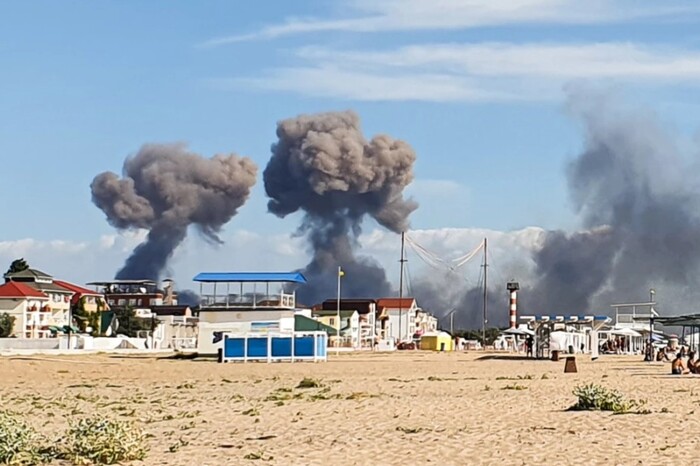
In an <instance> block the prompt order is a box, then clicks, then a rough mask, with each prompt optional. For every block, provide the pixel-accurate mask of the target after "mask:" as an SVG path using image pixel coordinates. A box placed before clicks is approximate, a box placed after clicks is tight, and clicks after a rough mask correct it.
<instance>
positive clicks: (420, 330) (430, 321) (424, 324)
mask: <svg viewBox="0 0 700 466" xmlns="http://www.w3.org/2000/svg"><path fill="white" fill-rule="evenodd" d="M437 328H438V319H437V317H435V316H434V315H432V314H430V313H429V312H425V311H424V310H422V309H420V308H419V309H418V310H417V311H416V332H415V335H416V336H422V335H425V334H426V333H432V332H436V331H437Z"/></svg>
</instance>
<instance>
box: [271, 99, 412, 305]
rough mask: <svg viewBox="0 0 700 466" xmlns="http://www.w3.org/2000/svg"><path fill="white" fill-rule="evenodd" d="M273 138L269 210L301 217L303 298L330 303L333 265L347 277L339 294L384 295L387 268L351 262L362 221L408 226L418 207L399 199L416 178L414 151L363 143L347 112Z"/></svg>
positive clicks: (286, 123)
mask: <svg viewBox="0 0 700 466" xmlns="http://www.w3.org/2000/svg"><path fill="white" fill-rule="evenodd" d="M277 137H278V141H277V142H276V143H275V144H274V145H273V146H272V157H271V159H270V161H269V163H268V165H267V167H266V168H265V171H264V173H263V178H264V181H265V191H266V193H267V195H268V196H269V197H270V201H269V202H268V210H269V211H270V212H272V213H273V214H275V215H277V216H279V217H285V216H286V215H289V214H291V213H293V212H296V211H299V210H301V211H303V212H304V219H303V222H302V225H301V227H300V228H299V234H303V235H306V237H307V238H308V240H309V244H310V246H311V250H312V253H313V258H312V260H311V262H310V263H309V264H308V265H307V266H306V268H305V269H304V272H305V274H306V275H307V278H308V279H309V284H308V285H306V286H304V287H303V288H301V289H300V293H301V294H300V299H301V300H302V301H303V302H305V303H307V304H311V303H315V302H320V301H322V300H323V299H325V298H327V297H328V296H327V295H328V293H329V291H330V290H334V289H335V287H336V277H337V275H336V271H337V267H338V266H342V267H343V269H344V270H345V272H346V278H345V279H344V280H343V287H344V288H343V296H345V297H348V298H350V297H367V296H382V295H387V294H389V293H390V291H391V287H390V285H389V283H388V282H387V280H386V276H385V273H384V269H383V268H382V267H381V266H380V265H379V264H377V263H376V262H373V261H371V260H369V259H367V258H358V257H355V255H354V253H353V249H354V247H355V245H356V240H357V237H358V235H359V234H360V231H361V229H360V227H361V223H362V220H363V219H364V218H365V217H366V216H370V217H372V218H374V219H375V220H376V221H377V222H378V223H379V224H380V225H382V226H384V227H385V228H387V229H389V230H391V231H393V232H397V233H398V232H401V231H403V230H405V229H406V228H407V227H408V217H409V215H410V213H411V212H413V211H414V210H415V209H416V208H417V207H418V205H417V204H416V203H415V202H413V201H411V200H406V199H404V197H403V190H404V188H405V187H406V186H407V185H408V184H409V183H410V182H411V181H412V180H413V163H414V161H415V159H416V155H415V152H414V151H413V149H412V148H411V147H410V146H409V145H408V144H407V143H405V142H403V141H400V140H395V139H392V138H391V137H389V136H386V135H379V136H375V137H374V138H372V139H371V140H370V141H367V140H365V138H364V137H363V135H362V132H361V130H360V122H359V118H358V116H357V115H356V114H355V113H353V112H350V111H346V112H334V113H322V114H316V115H302V116H299V117H296V118H291V119H288V120H283V121H281V122H279V123H278V125H277Z"/></svg>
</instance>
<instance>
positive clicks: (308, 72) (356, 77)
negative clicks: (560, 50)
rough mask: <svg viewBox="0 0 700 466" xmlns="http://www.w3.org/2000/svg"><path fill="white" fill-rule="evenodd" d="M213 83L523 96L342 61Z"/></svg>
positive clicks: (403, 95)
mask: <svg viewBox="0 0 700 466" xmlns="http://www.w3.org/2000/svg"><path fill="white" fill-rule="evenodd" d="M210 84H212V85H213V86H214V87H216V88H219V89H235V88H240V87H252V88H256V89H261V90H271V91H291V92H296V93H300V94H303V95H309V96H314V97H331V98H339V99H347V100H364V101H392V100H393V101H400V100H416V101H438V102H449V101H454V100H465V101H498V100H503V101H505V100H517V99H521V98H522V96H523V95H522V94H518V93H507V92H504V91H501V90H490V89H487V88H481V87H480V83H477V82H472V81H471V80H470V79H469V78H468V77H460V76H455V75H450V74H437V73H430V72H415V73H406V74H396V73H393V74H389V73H386V74H385V73H382V71H381V70H376V71H369V70H365V71H363V70H353V69H351V68H349V67H346V66H344V65H340V64H338V65H330V66H326V65H319V66H311V67H299V68H282V69H277V70H274V71H272V72H271V73H269V74H268V75H267V76H264V77H260V78H232V79H218V80H211V81H210Z"/></svg>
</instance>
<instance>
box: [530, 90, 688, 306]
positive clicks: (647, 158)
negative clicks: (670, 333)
mask: <svg viewBox="0 0 700 466" xmlns="http://www.w3.org/2000/svg"><path fill="white" fill-rule="evenodd" d="M569 108H570V110H571V111H572V113H573V114H574V115H575V116H576V117H577V118H578V119H579V120H580V121H581V122H582V124H583V127H584V130H585V145H584V150H583V152H582V153H581V154H580V155H579V156H578V157H577V158H576V159H575V160H574V161H573V162H572V163H571V165H570V166H569V170H568V177H569V187H570V191H571V195H572V198H573V200H574V203H575V206H576V208H577V211H578V212H579V213H580V214H581V216H582V220H583V226H584V227H586V228H587V229H589V231H588V232H586V233H576V234H570V235H565V234H563V233H561V232H550V233H549V234H548V236H547V238H546V241H545V244H544V246H543V248H542V249H541V250H540V251H539V252H537V254H536V256H535V258H536V262H537V272H538V274H539V280H538V282H537V285H536V287H535V289H534V290H533V291H532V294H531V296H528V297H527V298H525V300H526V302H527V303H529V304H532V305H533V307H536V308H537V309H541V310H542V311H543V312H591V310H592V308H593V309H600V310H602V311H604V312H607V311H608V310H609V309H610V308H609V305H610V304H611V303H613V302H630V301H640V300H642V301H645V300H647V296H648V294H647V291H648V289H649V287H651V286H655V287H657V288H659V287H667V289H668V291H670V290H671V289H676V290H678V291H680V293H676V292H672V293H667V295H666V296H667V298H666V299H667V300H666V303H668V304H670V303H671V302H672V301H673V300H672V299H669V298H671V296H673V295H675V296H677V297H680V296H685V297H686V299H687V298H689V296H688V295H689V293H691V289H692V288H695V284H694V282H695V277H696V276H697V272H698V271H699V266H700V218H699V217H698V214H697V212H698V207H699V206H700V190H698V185H697V179H692V178H690V177H689V175H690V176H692V174H693V173H694V172H695V170H694V169H692V167H691V166H690V164H689V163H688V161H687V160H686V159H685V158H684V157H683V155H682V152H681V151H680V150H679V149H678V147H677V146H676V145H675V144H674V143H673V141H672V140H671V138H670V137H669V136H668V135H667V134H666V133H665V132H664V130H663V129H662V127H661V125H660V124H659V123H658V122H657V121H656V120H655V118H654V117H653V115H649V114H647V113H645V112H639V111H633V110H625V109H624V108H623V107H621V106H620V105H619V104H618V103H616V102H615V101H614V99H612V98H611V96H610V95H591V94H590V93H581V92H579V93H574V94H572V96H571V99H570V103H569ZM692 293H696V292H694V291H693V292H692ZM545 310H546V311H545Z"/></svg>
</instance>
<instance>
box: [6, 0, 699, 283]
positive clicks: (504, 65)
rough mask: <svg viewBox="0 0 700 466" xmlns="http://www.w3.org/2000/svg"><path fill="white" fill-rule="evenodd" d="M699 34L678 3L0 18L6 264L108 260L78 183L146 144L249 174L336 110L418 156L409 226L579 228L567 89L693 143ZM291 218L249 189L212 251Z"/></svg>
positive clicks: (109, 12) (86, 6) (180, 6)
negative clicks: (645, 114)
mask: <svg viewBox="0 0 700 466" xmlns="http://www.w3.org/2000/svg"><path fill="white" fill-rule="evenodd" d="M699 19H700V5H698V4H697V2H690V1H666V2H658V1H637V0H635V1H631V0H628V1H622V0H617V1H615V0H610V1H603V0H593V1H587V2H580V1H568V0H510V1H495V0H491V1H483V2H478V1H467V0H464V1H457V0H440V1H430V2H428V1H426V2H422V1H418V0H401V1H399V0H376V1H369V0H358V1H354V2H353V1H351V2H326V1H323V2H322V1H320V0H319V1H295V2H288V1H268V2H263V1H252V0H249V1H236V2H230V1H201V2H189V1H168V2H162V1H152V2H135V1H119V2H118V1H111V2H106V1H92V2H88V1H82V2H81V1H66V2H52V1H31V0H28V1H14V2H11V1H8V2H3V6H2V14H0V63H2V66H1V67H0V157H1V158H2V170H1V171H0V194H2V197H3V199H5V202H3V203H1V204H0V218H3V219H11V220H8V221H3V222H2V227H1V228H0V258H2V259H3V260H4V259H7V258H10V257H13V256H16V255H19V253H22V254H25V253H26V254H27V255H29V256H30V258H33V259H34V261H35V262H39V263H41V264H47V265H46V266H47V267H49V268H51V267H54V268H56V269H59V270H61V271H63V270H69V269H68V268H67V266H62V265H59V264H54V263H52V262H51V260H52V258H54V257H61V258H62V259H61V260H63V261H65V260H67V259H66V257H74V256H64V255H61V256H55V255H53V254H55V250H56V249H61V248H62V247H65V245H66V244H68V245H76V244H78V245H80V244H82V245H85V244H87V245H91V244H97V242H98V241H100V239H101V240H102V241H103V242H105V244H112V243H110V241H112V240H110V239H109V237H110V235H114V234H115V231H114V229H113V228H112V227H110V226H109V225H108V224H107V222H106V221H105V219H104V215H103V214H102V212H101V211H100V210H99V209H97V208H96V207H94V206H93V205H92V203H91V200H90V189H89V184H90V182H91V180H92V178H93V177H94V176H95V175H96V174H97V173H100V172H102V171H106V170H111V171H115V172H120V170H121V165H122V163H123V160H124V158H125V157H126V156H128V155H129V154H132V153H134V152H136V151H137V150H138V148H139V147H140V146H141V145H142V144H144V143H147V142H174V141H185V142H187V143H188V144H189V145H190V147H191V148H192V149H193V150H195V151H197V152H199V153H201V154H203V155H207V156H210V155H213V154H215V153H217V152H236V153H239V154H241V155H247V156H249V157H251V158H253V160H255V162H256V163H257V164H258V166H259V167H260V171H261V172H262V169H264V167H265V165H266V163H267V160H268V158H269V155H270V150H269V148H270V144H272V143H273V142H274V139H275V137H274V136H275V124H276V122H277V121H278V120H280V119H282V118H286V117H291V116H295V115H298V114H300V113H309V112H317V111H328V110H343V109H353V110H355V111H356V112H358V113H359V115H360V116H361V118H362V122H363V123H362V124H363V128H364V131H365V134H366V135H367V136H368V137H371V136H372V135H374V134H376V133H382V132H386V133H388V134H390V135H392V136H394V137H397V138H401V139H404V140H406V141H407V142H409V143H410V144H411V145H412V146H413V147H414V148H415V150H416V152H417V154H418V161H417V163H416V167H415V176H416V181H415V183H414V184H413V185H412V186H411V187H410V193H411V194H412V195H413V196H414V197H415V198H416V199H417V200H418V201H419V202H420V204H421V207H420V208H419V209H418V211H416V212H415V214H414V215H413V217H412V226H413V228H415V229H421V230H440V229H444V228H458V229H477V228H481V229H489V230H494V231H503V232H508V231H513V230H520V229H522V228H525V227H529V226H536V227H542V228H548V229H554V228H563V229H567V230H573V229H576V228H577V226H578V223H577V218H576V215H575V213H574V212H573V210H572V208H571V205H570V202H569V199H568V193H567V189H566V178H565V175H564V169H565V166H566V163H567V161H568V160H570V159H571V158H572V157H574V156H575V155H576V154H577V151H578V150H579V148H580V147H581V144H582V138H583V135H582V134H581V132H580V130H579V127H578V126H577V123H576V122H575V121H573V120H571V119H570V118H569V117H568V116H567V113H566V109H565V102H566V92H565V90H564V89H567V88H570V87H572V86H573V87H574V88H578V87H589V86H592V87H602V88H605V89H612V92H614V93H615V94H619V95H620V96H622V97H623V98H624V99H625V100H626V101H628V102H631V104H632V105H634V106H640V107H641V108H645V109H647V111H650V112H655V113H657V114H659V115H660V117H661V119H662V121H663V122H664V124H665V125H667V126H668V127H669V128H670V129H671V131H672V132H673V134H676V135H677V137H678V139H679V141H686V140H687V141H692V140H693V139H694V138H695V137H696V135H697V128H700V108H699V107H698V104H697V102H698V99H697V98H698V96H699V95H698V84H697V83H698V82H700V79H699V78H700V33H699V32H698V27H697V26H698V24H699V21H698V20H699ZM298 219H299V218H298V217H294V216H292V217H290V218H287V219H284V220H280V219H278V218H276V217H274V216H272V215H270V214H268V213H266V198H265V195H264V191H263V187H262V179H261V178H260V181H259V182H258V184H257V185H256V187H255V189H254V192H253V195H252V197H251V199H250V200H249V202H248V203H247V204H246V205H245V206H244V207H243V208H242V209H241V211H240V213H239V215H238V216H236V217H234V219H233V220H232V221H231V222H230V223H229V224H228V225H227V227H226V232H227V234H228V235H229V236H226V235H224V236H223V237H224V239H227V238H234V237H235V235H236V234H238V233H237V232H238V231H239V230H242V231H246V232H249V233H251V234H253V235H262V236H265V237H272V236H273V235H282V236H280V237H284V235H288V234H290V233H292V232H293V231H294V229H295V228H296V225H297V223H298ZM374 228H375V226H374V225H372V224H368V225H367V229H368V230H372V229H374ZM129 238H131V237H129V236H128V235H127V237H126V239H124V238H119V241H122V240H123V241H125V242H126V243H129V241H136V240H135V239H133V238H132V239H129ZM21 241H24V243H21V244H24V246H22V247H19V246H18V244H20V243H19V242H21ZM30 243H31V244H32V245H34V246H27V244H30ZM117 243H118V241H117ZM234 243H235V241H234ZM3 244H4V246H2V245H3ZM37 244H40V245H41V247H39V246H36V245H37ZM129 244H130V243H129ZM52 245H53V246H52ZM61 245H63V246H61ZM188 247H189V248H200V247H205V246H200V245H198V243H197V241H196V239H195V240H193V239H192V238H190V239H189V240H188V242H187V243H186V244H185V245H183V248H188ZM231 248H233V249H231V251H230V252H231V254H234V255H235V254H238V253H240V251H238V250H237V249H235V244H234V245H232V246H231ZM69 249H70V248H69ZM465 249H471V247H465ZM51 251H54V252H51ZM126 251H127V249H118V250H115V251H113V261H115V262H118V261H119V260H120V259H123V258H124V257H125V255H126V253H127V252H126ZM61 254H63V252H62V253H61ZM190 256H191V251H184V250H183V251H182V252H181V253H180V257H179V258H178V257H177V256H176V258H175V259H176V260H175V263H176V264H182V261H183V260H184V259H183V258H185V257H190ZM75 257H78V256H75ZM76 260H78V259H76ZM188 260H191V261H195V260H196V259H195V258H191V259H188ZM178 261H180V262H178ZM244 262H245V261H244ZM292 262H293V261H290V262H289V263H285V262H284V261H280V267H283V266H286V265H290V266H293V264H292ZM303 263H304V262H303V260H302V263H300V264H298V265H297V266H301V265H303ZM217 265H219V266H220V267H224V266H225V264H217ZM111 266H112V264H111V263H109V264H106V265H103V266H102V267H104V269H103V270H100V271H99V273H100V274H101V275H102V276H105V275H108V274H109V273H110V272H109V270H107V269H108V268H109V267H111ZM208 266H212V267H213V266H214V264H206V263H204V264H202V263H197V264H195V263H194V262H190V263H188V265H187V267H185V268H186V269H187V270H189V269H193V270H195V269H197V268H199V269H204V268H207V267H208ZM183 267H184V266H183ZM182 274H183V276H185V275H186V274H185V273H184V272H183V273H182ZM83 278H84V275H83V274H79V275H77V276H76V278H75V279H76V280H80V279H83Z"/></svg>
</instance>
